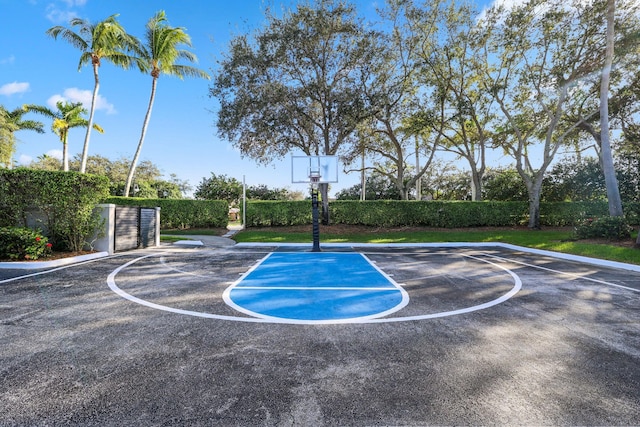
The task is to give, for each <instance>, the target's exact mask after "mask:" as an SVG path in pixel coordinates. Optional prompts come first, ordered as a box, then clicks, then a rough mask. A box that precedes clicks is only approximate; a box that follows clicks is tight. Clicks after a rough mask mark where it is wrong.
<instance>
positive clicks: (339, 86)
mask: <svg viewBox="0 0 640 427" xmlns="http://www.w3.org/2000/svg"><path fill="white" fill-rule="evenodd" d="M373 40H374V37H373V35H372V32H371V31H369V30H367V29H366V27H365V26H364V25H363V23H362V21H361V20H360V19H359V18H358V16H357V14H356V11H355V8H354V7H353V6H352V5H350V4H348V3H346V2H343V1H338V0H317V1H315V2H313V3H312V4H300V5H298V6H297V9H295V10H290V11H286V12H284V14H283V16H281V17H279V16H276V15H275V14H272V13H270V12H268V13H267V20H266V24H265V26H264V27H263V28H261V29H259V30H257V31H255V32H254V33H253V34H250V35H240V36H237V37H235V38H233V39H232V40H231V42H230V45H229V51H228V52H227V54H226V55H225V57H224V58H223V59H222V60H221V61H220V71H219V72H218V74H217V76H216V78H215V81H214V84H213V86H212V88H211V91H210V94H211V96H212V97H215V98H217V99H218V101H219V103H220V108H219V109H218V112H217V122H216V125H217V128H218V132H219V135H220V136H221V137H222V138H225V139H227V140H229V141H231V142H232V143H233V144H234V146H236V147H237V148H239V149H240V152H241V153H242V155H243V156H247V157H250V158H252V159H255V160H256V161H258V162H260V163H265V164H268V163H270V162H271V161H273V160H274V159H278V158H282V157H284V156H285V155H287V154H289V153H300V152H302V153H304V154H307V155H339V154H341V151H342V150H343V149H344V148H346V147H347V146H348V145H349V144H350V143H351V142H353V134H354V131H355V129H356V127H357V125H358V124H359V123H360V122H362V120H363V119H365V118H366V117H368V116H369V115H370V114H371V109H370V108H367V101H366V98H365V96H364V93H363V89H362V88H363V84H364V83H365V82H366V81H367V79H368V72H369V70H368V67H369V64H370V63H371V55H372V49H371V48H372V43H373ZM327 189H328V187H327V185H321V186H320V191H321V192H322V195H323V197H322V199H323V220H324V222H327V221H328V206H327V204H326V203H327V201H328V198H327Z"/></svg>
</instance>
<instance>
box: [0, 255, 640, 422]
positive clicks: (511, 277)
mask: <svg viewBox="0 0 640 427" xmlns="http://www.w3.org/2000/svg"><path fill="white" fill-rule="evenodd" d="M305 251H306V249H305V248H297V247H287V246H281V247H277V246H251V245H246V246H243V245H236V246H233V247H207V246H203V247H196V248H187V249H182V248H176V247H171V246H165V247H162V248H158V249H150V250H144V251H133V252H127V253H123V254H119V255H117V256H112V257H106V258H101V259H98V260H94V261H90V262H86V263H82V264H76V265H72V266H68V267H64V268H59V269H49V270H46V269H45V270H37V271H35V270H34V271H32V270H12V269H3V270H0V341H1V342H2V343H3V344H2V346H0V360H1V362H2V363H1V368H0V370H1V372H2V375H1V376H0V425H3V426H4V425H114V426H115V425H118V426H121V425H160V426H165V425H224V426H229V425H238V426H254V425H255V426H294V425H299V426H307V425H313V426H338V425H339V426H345V425H349V426H350V425H353V426H365V425H373V426H382V425H403V426H419V425H434V424H439V425H454V424H455V425H637V424H638V423H639V422H640V391H639V390H640V272H638V271H634V270H632V269H622V268H618V267H616V266H610V265H596V264H591V263H585V262H580V261H579V260H578V261H575V260H574V261H572V260H562V259H559V258H555V257H550V256H545V255H541V254H534V253H529V252H524V251H519V250H517V249H507V248H501V247H481V246H464V245H462V246H447V247H445V246H441V247H438V246H424V247H420V246H415V247H384V246H364V245H363V246H360V247H340V248H339V247H336V248H326V249H324V251H323V253H338V254H339V253H349V254H361V255H362V257H363V258H364V259H366V260H367V261H368V262H370V263H371V265H372V266H374V267H375V269H377V270H378V271H379V272H380V274H382V275H383V276H384V277H386V278H387V279H388V281H389V283H391V285H390V286H391V287H393V289H392V290H393V291H394V292H395V291H398V292H404V293H406V301H405V300H404V299H403V300H402V302H398V303H397V304H396V303H393V304H392V308H391V309H390V308H389V307H383V308H380V309H379V310H377V311H376V310H373V311H366V310H365V311H366V315H361V311H359V310H361V309H362V306H363V305H364V304H369V302H370V301H371V300H372V298H371V297H372V296H373V295H378V293H380V292H379V291H380V289H379V288H380V287H384V286H386V284H385V283H381V284H376V285H375V286H364V287H363V288H362V289H361V288H357V289H355V290H353V289H352V288H351V287H353V286H356V287H357V286H359V285H357V283H362V282H363V281H362V280H361V281H358V280H356V281H349V280H346V279H345V278H346V277H352V276H353V275H354V274H358V271H349V270H336V269H334V267H331V269H329V270H327V269H325V270H318V271H316V270H315V268H316V267H315V264H318V262H312V263H310V264H305V265H304V267H303V268H302V270H299V271H298V270H295V271H293V272H289V273H285V271H288V270H286V269H284V267H282V268H281V267H280V266H279V265H277V264H266V260H269V259H270V258H272V257H274V255H273V254H285V257H284V258H282V259H277V260H278V262H280V263H283V262H284V261H283V260H286V258H287V257H286V254H288V253H291V254H299V253H301V252H305ZM332 259H333V258H332ZM336 259H338V260H339V261H337V262H339V263H342V262H343V261H340V260H343V258H342V257H340V256H337V257H336ZM345 259H347V258H345ZM274 260H276V258H273V259H272V262H273V261H274ZM352 262H353V261H351V259H350V258H348V261H346V262H345V265H349V264H350V263H352ZM263 263H264V264H263ZM274 265H275V266H276V268H274V269H273V271H276V272H280V273H279V274H275V275H274V274H272V273H271V271H269V270H262V273H261V274H267V273H268V274H270V275H269V276H268V277H269V280H273V281H274V283H275V285H274V287H273V288H270V289H267V290H265V289H263V288H261V286H262V283H263V282H266V279H264V277H265V276H257V277H262V279H261V280H255V277H254V276H250V275H249V274H250V273H251V272H252V271H257V272H260V271H261V270H259V269H260V268H267V267H269V266H271V267H273V266H274ZM341 265H342V264H341ZM341 268H342V267H341ZM345 268H346V267H345ZM265 272H266V273H265ZM302 274H306V275H308V276H307V278H306V279H303V280H299V281H297V282H295V283H293V282H292V277H297V276H300V275H302ZM367 274H369V273H367ZM320 276H322V277H327V276H332V278H331V280H329V281H328V282H327V283H324V282H323V283H319V279H318V280H316V279H315V278H316V277H318V278H319V277H320ZM367 277H369V276H367ZM367 280H369V279H367ZM307 282H309V286H310V287H312V288H310V289H306V287H305V286H306V285H305V284H306V283H307ZM242 286H246V287H247V289H248V290H252V291H255V292H256V293H253V294H251V295H250V298H244V295H239V296H235V294H234V292H235V291H238V290H241V291H246V290H247V289H241V288H242ZM323 286H324V287H328V288H329V289H321V288H322V287H323ZM292 289H293V291H292ZM318 289H321V290H322V291H323V292H322V294H321V295H322V298H320V299H317V296H316V295H319V294H318V293H317V291H318ZM332 290H334V291H335V292H332ZM338 291H339V292H338ZM368 291H371V292H373V293H371V294H367V293H366V292H368ZM283 292H285V293H283ZM341 292H342V293H341ZM344 292H347V293H348V295H347V296H345V294H344ZM333 294H335V295H341V296H337V297H336V298H333V299H332V297H331V295H333ZM258 295H265V296H264V298H258V297H257V296H258ZM309 295H314V296H313V297H309ZM363 295H364V296H363ZM403 295H404V294H403ZM309 298H312V299H309ZM345 298H350V299H348V301H353V302H345V301H347V300H346V299H345ZM403 298H404V297H403ZM230 301H232V302H233V304H230V303H229V302H230ZM247 301H248V302H247ZM314 301H317V305H320V306H322V307H329V306H332V307H335V306H339V307H340V311H339V313H341V314H340V315H335V314H333V313H335V312H336V310H333V311H331V310H329V311H328V312H330V313H331V314H327V315H326V316H325V314H324V313H325V311H324V310H316V309H317V307H313V306H314V304H313V302H314ZM376 301H378V302H377V303H379V300H376ZM338 303H339V305H336V304H338ZM276 304H277V305H278V310H277V311H273V310H271V308H272V307H274V306H275V305H276ZM301 304H307V305H308V306H309V307H310V308H309V310H310V309H313V310H312V311H309V310H308V309H305V310H303V311H300V310H298V311H295V310H289V308H290V307H298V306H300V305H301ZM344 307H347V308H348V307H354V313H357V315H355V314H354V315H353V316H351V315H350V314H348V313H349V311H348V310H347V311H346V312H347V314H343V313H345V311H344ZM355 307H357V309H358V311H355ZM270 310H271V311H270ZM294 312H295V313H300V312H302V313H303V314H302V315H300V314H295V315H294V314H291V313H294ZM308 313H312V314H308Z"/></svg>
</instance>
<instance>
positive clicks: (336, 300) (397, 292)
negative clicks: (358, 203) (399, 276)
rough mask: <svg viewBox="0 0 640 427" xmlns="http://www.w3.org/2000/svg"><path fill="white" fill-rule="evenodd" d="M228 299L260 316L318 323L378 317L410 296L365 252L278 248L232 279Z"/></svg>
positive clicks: (405, 303)
mask: <svg viewBox="0 0 640 427" xmlns="http://www.w3.org/2000/svg"><path fill="white" fill-rule="evenodd" d="M224 299H225V301H226V302H227V304H229V305H230V306H232V307H234V308H235V309H236V310H239V311H241V312H244V313H246V314H250V315H252V316H255V317H262V318H277V319H281V320H285V321H286V320H291V321H296V322H300V321H302V322H305V321H308V322H309V323H318V322H336V321H341V320H342V321H344V320H353V319H366V318H377V317H381V316H385V315H388V314H390V313H393V312H395V311H397V310H399V309H401V308H402V307H404V306H405V305H407V303H408V302H409V297H408V294H407V293H406V291H405V290H404V289H403V288H402V287H401V286H400V285H398V284H397V283H395V282H394V281H393V279H392V278H391V277H389V276H387V275H386V274H385V273H384V272H382V271H381V270H379V269H378V268H377V267H376V266H375V265H374V264H373V263H372V262H370V261H369V259H368V258H366V257H365V256H364V255H363V254H360V253H344V252H342V253H341V252H333V253H332V252H277V253H272V254H269V255H268V256H266V257H265V258H264V259H263V260H262V261H261V262H259V263H258V264H257V265H256V266H254V268H252V269H251V270H250V271H249V272H247V274H245V275H244V276H243V277H241V278H240V279H239V280H238V281H237V282H236V283H234V284H233V285H231V286H230V287H229V288H228V289H227V290H226V291H225V294H224Z"/></svg>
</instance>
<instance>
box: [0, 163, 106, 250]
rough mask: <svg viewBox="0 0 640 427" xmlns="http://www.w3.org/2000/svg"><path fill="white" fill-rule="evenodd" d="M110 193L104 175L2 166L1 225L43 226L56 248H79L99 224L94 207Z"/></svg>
mask: <svg viewBox="0 0 640 427" xmlns="http://www.w3.org/2000/svg"><path fill="white" fill-rule="evenodd" d="M108 194H109V180H108V178H106V177H104V176H97V175H89V174H80V173H78V172H57V171H56V172H52V171H42V170H34V169H26V168H18V169H13V170H8V169H0V227H1V226H5V227H30V228H40V229H42V231H43V233H44V235H46V236H47V237H48V238H49V241H50V242H51V243H52V244H53V248H54V249H56V250H68V251H79V250H82V248H83V247H84V246H85V244H87V242H86V239H87V238H88V237H89V236H91V235H92V234H94V232H95V230H96V228H97V227H99V225H100V217H99V215H96V214H94V212H93V210H94V208H95V206H96V204H98V203H99V201H100V200H102V199H103V198H104V197H106V196H107V195H108Z"/></svg>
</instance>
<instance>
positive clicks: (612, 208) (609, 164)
mask: <svg viewBox="0 0 640 427" xmlns="http://www.w3.org/2000/svg"><path fill="white" fill-rule="evenodd" d="M614 15H615V0H608V1H607V49H606V53H605V65H604V69H603V70H602V83H601V85H600V123H601V126H602V129H601V134H602V137H601V141H602V147H601V152H602V168H603V171H604V181H605V185H606V187H607V199H608V200H609V215H611V216H622V215H623V212H622V199H621V198H620V190H619V189H618V180H617V178H616V171H615V169H614V165H613V156H612V154H611V142H610V141H609V79H610V74H611V65H612V63H613V41H614V37H615V33H614V26H613V24H614Z"/></svg>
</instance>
